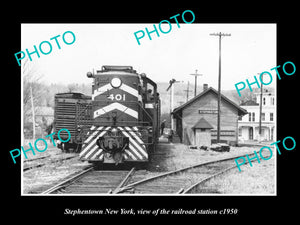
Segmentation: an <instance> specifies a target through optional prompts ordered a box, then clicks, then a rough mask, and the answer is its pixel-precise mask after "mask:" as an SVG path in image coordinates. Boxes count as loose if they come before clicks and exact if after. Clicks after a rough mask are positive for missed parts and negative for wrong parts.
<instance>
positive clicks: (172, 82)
mask: <svg viewBox="0 0 300 225" xmlns="http://www.w3.org/2000/svg"><path fill="white" fill-rule="evenodd" d="M178 82H179V81H176V80H175V79H174V78H173V79H172V80H170V81H169V84H170V85H169V87H168V88H167V91H168V90H169V89H170V88H171V93H170V123H171V130H174V124H173V116H172V112H173V108H174V83H178Z"/></svg>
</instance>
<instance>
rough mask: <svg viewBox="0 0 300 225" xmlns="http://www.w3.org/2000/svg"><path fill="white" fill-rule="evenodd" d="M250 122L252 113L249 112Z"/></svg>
mask: <svg viewBox="0 0 300 225" xmlns="http://www.w3.org/2000/svg"><path fill="white" fill-rule="evenodd" d="M249 122H251V113H250V112H249Z"/></svg>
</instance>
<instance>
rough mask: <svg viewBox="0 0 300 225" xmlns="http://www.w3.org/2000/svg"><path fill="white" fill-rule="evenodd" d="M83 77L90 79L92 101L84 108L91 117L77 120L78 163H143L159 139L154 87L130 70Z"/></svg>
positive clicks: (111, 68) (117, 69)
mask: <svg viewBox="0 0 300 225" xmlns="http://www.w3.org/2000/svg"><path fill="white" fill-rule="evenodd" d="M87 77H88V78H92V79H93V84H92V100H91V103H90V105H89V106H88V107H87V106H85V107H87V109H86V111H87V112H90V115H91V116H90V117H86V116H85V117H82V119H80V118H78V129H79V130H80V132H81V134H82V136H83V143H82V149H81V152H80V154H79V157H80V159H81V160H84V161H89V162H93V163H114V164H119V163H126V162H130V161H131V162H147V161H148V158H149V152H150V151H152V150H154V148H155V146H156V143H157V141H158V137H159V120H160V99H159V93H157V85H156V83H155V82H153V81H152V80H151V79H149V78H148V77H147V76H146V75H145V74H139V73H137V72H136V70H134V69H133V68H132V66H102V69H101V70H98V71H96V73H91V72H88V73H87ZM81 111H84V110H81ZM87 118H90V119H87Z"/></svg>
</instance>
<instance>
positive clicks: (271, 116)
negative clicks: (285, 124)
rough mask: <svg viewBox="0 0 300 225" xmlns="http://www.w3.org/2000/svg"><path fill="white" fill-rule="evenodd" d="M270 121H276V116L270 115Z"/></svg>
mask: <svg viewBox="0 0 300 225" xmlns="http://www.w3.org/2000/svg"><path fill="white" fill-rule="evenodd" d="M270 121H274V114H273V113H270Z"/></svg>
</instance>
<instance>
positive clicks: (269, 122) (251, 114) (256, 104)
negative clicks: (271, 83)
mask: <svg viewBox="0 0 300 225" xmlns="http://www.w3.org/2000/svg"><path fill="white" fill-rule="evenodd" d="M255 95H256V99H255V100H248V101H246V102H243V103H242V104H241V107H243V108H244V109H246V110H247V112H248V115H245V116H243V117H240V118H239V120H238V127H239V139H241V140H260V137H259V136H260V135H259V117H260V92H258V93H256V94H255ZM275 106H276V99H275V96H274V94H273V93H271V92H270V91H269V90H267V89H265V90H264V92H263V96H262V115H261V127H262V130H261V137H262V139H261V140H264V141H273V140H274V139H275V121H276V115H275V113H276V110H275Z"/></svg>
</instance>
